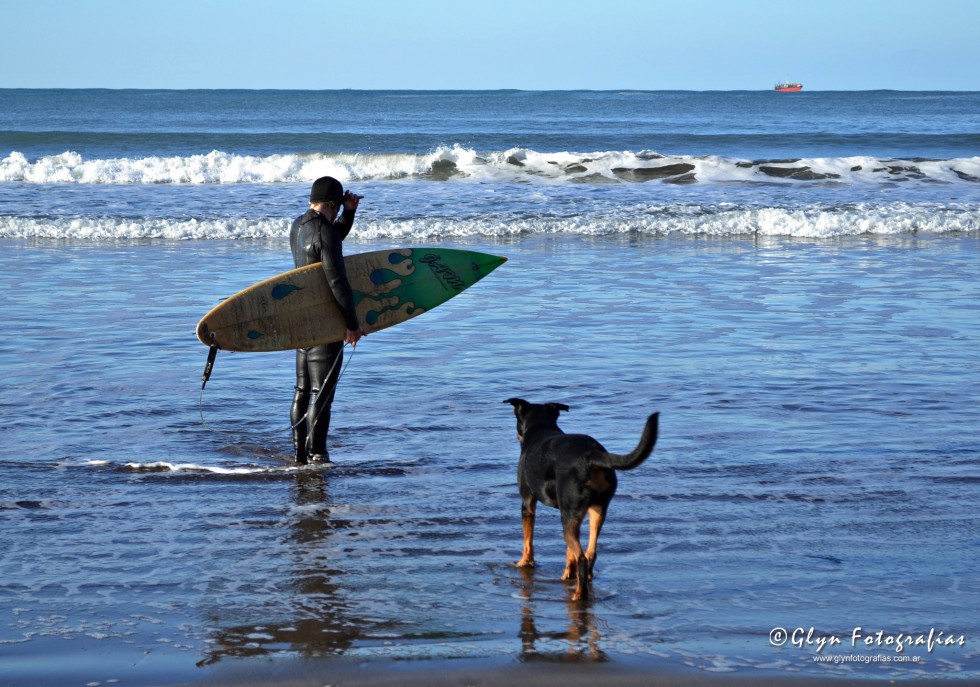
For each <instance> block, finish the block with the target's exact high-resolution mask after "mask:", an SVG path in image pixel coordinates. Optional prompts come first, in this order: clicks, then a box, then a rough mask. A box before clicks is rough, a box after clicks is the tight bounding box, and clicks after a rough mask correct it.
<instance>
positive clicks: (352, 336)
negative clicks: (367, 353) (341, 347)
mask: <svg viewBox="0 0 980 687" xmlns="http://www.w3.org/2000/svg"><path fill="white" fill-rule="evenodd" d="M362 336H367V332H365V331H364V327H358V328H357V329H348V330H347V333H346V334H344V341H345V342H346V343H349V344H350V345H351V346H356V345H357V342H358V341H360V340H361V337H362Z"/></svg>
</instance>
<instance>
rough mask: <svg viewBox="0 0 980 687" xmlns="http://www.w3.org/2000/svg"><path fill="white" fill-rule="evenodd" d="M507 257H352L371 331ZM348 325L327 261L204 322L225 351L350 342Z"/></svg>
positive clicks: (433, 302)
mask: <svg viewBox="0 0 980 687" xmlns="http://www.w3.org/2000/svg"><path fill="white" fill-rule="evenodd" d="M506 261H507V258H503V257H500V256H497V255H489V254H487V253H478V252H476V251H468V250H458V249H452V248H400V249H396V250H381V251H372V252H369V253H360V254H356V255H350V256H348V257H346V258H344V265H345V266H346V268H347V278H348V280H349V281H350V285H351V288H352V290H353V291H354V303H355V307H356V310H357V317H358V319H359V320H360V322H361V325H362V326H363V327H364V331H366V332H368V333H370V332H376V331H379V330H381V329H386V328H388V327H391V326H393V325H396V324H399V323H401V322H405V321H406V320H409V319H412V318H414V317H418V316H419V315H421V314H422V313H425V312H428V311H429V310H432V309H433V308H434V307H436V306H437V305H440V304H442V303H445V302H446V301H447V300H449V299H450V298H452V297H454V296H456V295H458V294H459V293H461V292H462V291H463V290H465V289H466V288H468V287H470V286H472V285H473V284H475V283H476V282H478V281H479V280H480V279H482V278H483V277H485V276H486V275H488V274H490V272H492V271H493V270H494V269H496V268H497V267H499V266H500V265H502V264H503V263H504V262H506ZM346 331H347V327H346V325H345V323H344V318H343V316H342V315H341V313H340V308H339V307H338V306H337V302H336V301H335V300H334V297H333V294H332V293H331V291H330V288H329V287H328V286H327V280H326V277H325V276H324V274H323V266H322V265H321V264H320V263H315V264H313V265H308V266H306V267H300V268H298V269H294V270H290V271H289V272H284V273H283V274H280V275H278V276H275V277H272V278H271V279H266V280H264V281H261V282H259V283H258V284H255V285H253V286H250V287H248V288H247V289H244V290H242V291H239V292H238V293H236V294H235V295H234V296H231V297H230V298H227V299H225V300H223V301H222V302H220V303H219V304H218V305H216V306H215V307H214V308H212V309H211V310H210V311H209V312H208V313H207V314H206V315H205V316H204V317H203V318H202V319H201V321H200V323H198V325H197V338H198V339H200V341H201V343H203V344H205V345H207V346H211V345H217V346H218V347H219V348H221V349H222V350H225V351H284V350H289V349H295V348H309V347H310V346H317V345H319V344H325V343H332V342H335V341H342V340H343V339H344V334H345V333H346Z"/></svg>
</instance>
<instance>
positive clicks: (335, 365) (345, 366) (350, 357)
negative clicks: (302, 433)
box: [289, 341, 357, 430]
mask: <svg viewBox="0 0 980 687" xmlns="http://www.w3.org/2000/svg"><path fill="white" fill-rule="evenodd" d="M348 345H349V346H350V355H349V356H347V362H346V363H344V366H343V367H342V368H340V374H338V375H337V379H336V380H335V381H334V383H333V386H332V387H331V393H332V392H333V390H334V389H336V388H337V385H338V384H340V378H341V377H343V376H344V373H345V372H347V368H348V367H350V361H351V360H353V358H354V351H356V350H357V346H354V345H353V344H348V343H347V342H346V341H345V342H344V345H343V346H341V347H340V350H339V351H338V352H337V355H336V356H334V359H333V365H331V366H330V372H328V373H327V379H329V378H330V375H332V374H333V371H334V370H335V369H336V368H337V363H339V362H340V355H341V353H343V352H344V349H345V348H347V346H348ZM326 390H327V387H326V386H324V387H323V388H322V389H320V390H319V391H317V392H316V396H315V397H314V398H313V405H314V407H315V406H316V403H317V401H319V400H320V395H321V394H322V393H323V392H324V391H326ZM322 412H323V408H320V410H319V412H318V413H317V417H318V418H319V417H320V413H322ZM301 422H306V417H305V416H303V417H301V418H300V419H299V420H297V421H296V422H295V423H293V424H291V425H289V429H290V430H293V429H296V428H297V427H299V425H300V423H301Z"/></svg>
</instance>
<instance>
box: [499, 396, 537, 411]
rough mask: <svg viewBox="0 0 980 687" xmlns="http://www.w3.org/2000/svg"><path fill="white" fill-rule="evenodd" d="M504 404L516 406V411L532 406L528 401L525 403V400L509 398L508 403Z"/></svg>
mask: <svg viewBox="0 0 980 687" xmlns="http://www.w3.org/2000/svg"><path fill="white" fill-rule="evenodd" d="M504 403H510V404H511V405H512V406H514V410H515V411H521V410H524V409H525V408H527V407H528V406H529V405H531V404H530V403H528V402H527V401H525V400H524V399H523V398H508V399H507V400H506V401H504Z"/></svg>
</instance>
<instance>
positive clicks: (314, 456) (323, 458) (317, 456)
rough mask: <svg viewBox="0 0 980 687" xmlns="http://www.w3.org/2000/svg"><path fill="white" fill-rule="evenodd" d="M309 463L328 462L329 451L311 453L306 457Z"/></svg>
mask: <svg viewBox="0 0 980 687" xmlns="http://www.w3.org/2000/svg"><path fill="white" fill-rule="evenodd" d="M308 459H309V462H311V463H329V462H330V454H329V453H311V454H310V455H309V457H308Z"/></svg>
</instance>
